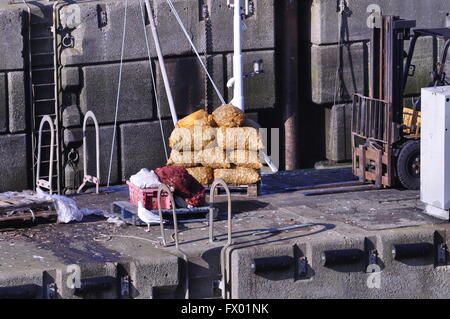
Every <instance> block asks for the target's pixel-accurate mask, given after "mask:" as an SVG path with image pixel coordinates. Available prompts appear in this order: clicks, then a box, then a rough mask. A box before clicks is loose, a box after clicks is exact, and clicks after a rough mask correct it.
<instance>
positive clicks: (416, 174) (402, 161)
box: [397, 140, 420, 190]
mask: <svg viewBox="0 0 450 319" xmlns="http://www.w3.org/2000/svg"><path fill="white" fill-rule="evenodd" d="M397 176H398V179H399V181H400V183H401V184H402V185H403V187H405V188H407V189H412V190H418V189H420V141H418V140H414V141H408V142H406V143H405V144H403V145H402V147H401V149H400V153H399V155H398V158H397Z"/></svg>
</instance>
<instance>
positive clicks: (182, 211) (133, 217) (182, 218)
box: [111, 201, 218, 226]
mask: <svg viewBox="0 0 450 319" xmlns="http://www.w3.org/2000/svg"><path fill="white" fill-rule="evenodd" d="M137 211H138V208H137V207H136V206H135V205H133V204H131V203H130V202H126V201H120V202H113V203H111V213H112V214H114V215H115V216H117V217H119V219H121V220H123V221H124V222H126V223H127V224H129V225H133V226H144V225H146V224H145V223H144V222H143V221H141V220H140V219H139V217H138V215H137ZM152 212H153V213H155V214H159V212H158V210H153V211H152ZM175 212H176V213H177V219H178V222H179V223H186V222H202V221H206V219H205V218H207V217H208V214H209V207H208V206H205V207H195V208H192V209H189V208H177V209H176V210H175ZM162 213H163V218H164V220H165V223H169V224H170V223H171V222H172V214H173V212H172V210H163V211H162ZM213 216H214V218H217V216H218V209H217V208H214V213H213Z"/></svg>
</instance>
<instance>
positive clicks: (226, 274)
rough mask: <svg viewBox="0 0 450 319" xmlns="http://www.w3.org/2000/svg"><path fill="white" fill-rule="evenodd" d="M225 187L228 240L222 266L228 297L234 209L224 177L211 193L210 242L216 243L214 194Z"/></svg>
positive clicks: (224, 293) (215, 184) (223, 280)
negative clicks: (228, 251) (228, 252)
mask: <svg viewBox="0 0 450 319" xmlns="http://www.w3.org/2000/svg"><path fill="white" fill-rule="evenodd" d="M219 186H221V187H223V188H224V189H225V191H226V193H227V201H228V240H227V243H226V244H225V246H223V248H222V250H221V251H220V266H221V273H222V298H223V299H227V291H228V287H229V277H230V275H229V267H227V266H228V262H229V260H228V258H226V257H227V255H226V251H227V249H228V248H229V247H230V246H232V245H233V222H232V211H231V193H230V189H229V188H228V185H227V183H225V181H224V180H223V179H216V180H215V181H214V182H213V183H212V185H211V190H210V194H209V200H210V208H209V242H210V243H214V218H213V210H214V196H215V190H216V188H217V187H219Z"/></svg>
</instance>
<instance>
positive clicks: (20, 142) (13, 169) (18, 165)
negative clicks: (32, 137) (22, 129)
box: [0, 134, 28, 192]
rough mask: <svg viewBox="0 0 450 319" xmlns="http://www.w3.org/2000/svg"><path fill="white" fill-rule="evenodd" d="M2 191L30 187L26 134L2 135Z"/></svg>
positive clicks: (0, 159)
mask: <svg viewBox="0 0 450 319" xmlns="http://www.w3.org/2000/svg"><path fill="white" fill-rule="evenodd" d="M0 163H2V169H1V170H0V192H6V191H12V190H24V189H27V187H28V167H27V147H26V135H25V134H18V135H3V136H0Z"/></svg>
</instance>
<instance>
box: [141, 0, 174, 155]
mask: <svg viewBox="0 0 450 319" xmlns="http://www.w3.org/2000/svg"><path fill="white" fill-rule="evenodd" d="M139 6H140V8H141V17H142V24H143V26H144V35H145V44H146V45H147V54H148V65H149V68H150V75H151V78H152V85H153V91H154V92H155V101H156V110H157V113H158V119H159V126H160V128H161V136H162V140H163V145H164V153H165V155H166V161H167V160H169V154H168V151H167V145H166V137H165V135H164V129H163V124H162V120H161V108H160V101H159V94H158V91H157V88H156V80H155V75H154V73H153V68H152V58H151V55H150V46H149V44H148V34H147V28H146V27H145V14H144V9H143V7H142V0H139Z"/></svg>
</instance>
